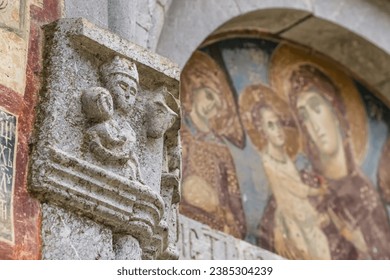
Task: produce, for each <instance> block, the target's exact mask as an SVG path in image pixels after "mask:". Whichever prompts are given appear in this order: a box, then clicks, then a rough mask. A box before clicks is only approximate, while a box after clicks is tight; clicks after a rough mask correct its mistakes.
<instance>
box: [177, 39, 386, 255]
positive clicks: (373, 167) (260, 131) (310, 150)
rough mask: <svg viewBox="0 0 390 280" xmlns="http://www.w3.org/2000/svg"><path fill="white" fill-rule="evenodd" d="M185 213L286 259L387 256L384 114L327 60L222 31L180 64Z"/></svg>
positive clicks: (372, 98) (381, 106)
mask: <svg viewBox="0 0 390 280" xmlns="http://www.w3.org/2000/svg"><path fill="white" fill-rule="evenodd" d="M181 87H182V88H181V98H182V104H183V116H184V117H183V124H182V129H181V137H182V143H183V181H182V194H183V199H182V204H181V207H180V211H181V213H182V214H184V215H186V216H188V217H190V218H194V219H196V220H198V221H200V222H203V223H205V224H208V225H209V226H211V227H212V228H215V229H217V230H221V231H224V232H226V233H228V234H231V235H233V236H235V237H237V238H241V239H243V240H246V241H248V242H250V243H253V244H255V245H258V246H260V247H263V248H265V249H268V250H271V251H273V252H275V253H277V254H280V255H281V256H283V257H286V258H289V259H390V223H389V213H390V211H389V209H390V176H389V175H388V172H386V171H387V169H388V168H387V166H388V163H389V160H390V137H389V135H388V130H389V125H390V111H389V110H388V108H387V107H386V105H385V104H383V103H382V102H381V101H380V100H379V99H378V98H377V96H376V95H375V93H373V92H371V91H370V90H369V89H367V87H365V86H363V85H362V84H361V83H360V82H359V81H358V80H356V79H355V78H354V77H351V76H350V75H348V74H347V73H346V71H344V70H343V69H341V67H339V66H338V65H336V64H335V63H333V62H331V61H329V60H327V59H326V58H325V57H323V56H320V55H315V54H313V53H312V52H307V51H306V50H304V49H301V48H299V47H296V46H292V45H287V44H285V43H277V42H273V41H268V40H265V39H253V38H247V39H245V38H240V39H227V40H225V41H220V42H217V43H213V44H212V45H209V46H206V47H203V48H202V49H200V50H199V51H197V52H195V53H194V55H193V56H192V58H191V59H190V61H189V62H188V63H187V65H186V67H185V68H184V70H183V72H182V79H181Z"/></svg>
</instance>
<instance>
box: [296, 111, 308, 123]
mask: <svg viewBox="0 0 390 280" xmlns="http://www.w3.org/2000/svg"><path fill="white" fill-rule="evenodd" d="M298 114H299V118H300V119H301V120H302V121H307V119H308V116H307V112H306V110H305V109H300V110H299V112H298Z"/></svg>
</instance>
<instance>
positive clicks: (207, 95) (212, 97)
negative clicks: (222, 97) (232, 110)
mask: <svg viewBox="0 0 390 280" xmlns="http://www.w3.org/2000/svg"><path fill="white" fill-rule="evenodd" d="M206 98H207V100H210V101H213V100H214V95H213V94H212V93H211V92H210V91H206Z"/></svg>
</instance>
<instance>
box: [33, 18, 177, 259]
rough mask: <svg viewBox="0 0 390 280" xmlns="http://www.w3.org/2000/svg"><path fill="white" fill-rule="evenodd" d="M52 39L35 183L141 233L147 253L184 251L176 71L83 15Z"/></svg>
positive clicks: (122, 229) (82, 210) (42, 193)
mask: <svg viewBox="0 0 390 280" xmlns="http://www.w3.org/2000/svg"><path fill="white" fill-rule="evenodd" d="M46 37H47V40H46V57H47V58H46V61H45V63H46V65H47V72H46V76H45V79H46V86H45V88H44V89H43V91H42V95H41V101H40V107H39V111H38V112H39V113H38V115H37V124H36V133H35V137H34V139H35V141H36V143H34V144H35V145H34V150H33V153H32V163H31V171H32V172H30V174H31V178H30V190H31V191H32V192H33V193H34V194H36V196H37V197H38V198H39V199H41V200H42V201H43V202H45V203H49V204H52V205H55V206H56V207H57V206H59V207H62V208H64V209H65V210H68V211H71V212H73V213H77V214H80V215H81V216H82V217H87V218H90V219H92V220H93V221H94V222H97V223H98V224H101V225H103V226H104V227H108V228H109V229H111V230H112V233H113V235H115V236H118V235H119V236H131V237H133V238H135V239H136V240H137V242H138V243H137V246H139V249H141V251H142V258H146V259H156V258H178V253H177V250H176V248H175V242H176V237H177V233H176V230H177V226H176V225H177V210H176V204H177V203H178V202H179V198H180V194H179V175H180V152H179V151H180V147H179V142H178V130H179V124H180V120H179V115H180V112H179V105H178V73H179V71H178V69H177V68H176V67H175V65H172V64H171V63H170V62H169V61H168V60H166V59H164V58H162V57H159V56H158V55H156V54H152V53H149V52H148V51H147V50H145V49H142V48H141V47H139V46H137V45H134V44H132V43H130V42H128V41H125V40H123V39H121V38H120V37H118V36H116V35H114V34H112V33H109V32H108V31H105V30H102V29H99V28H97V27H94V26H93V25H91V24H90V23H88V22H86V21H84V20H81V19H79V20H69V19H67V20H61V21H59V22H56V23H54V24H52V25H50V26H47V27H46ZM125 239H126V238H124V239H123V238H122V239H121V240H125ZM126 240H127V239H126ZM43 242H44V243H45V240H43ZM50 242H52V241H50ZM118 244H119V243H118ZM118 244H116V245H115V244H114V247H115V246H116V247H118V246H120V245H118ZM113 250H114V249H113ZM122 251H123V250H122Z"/></svg>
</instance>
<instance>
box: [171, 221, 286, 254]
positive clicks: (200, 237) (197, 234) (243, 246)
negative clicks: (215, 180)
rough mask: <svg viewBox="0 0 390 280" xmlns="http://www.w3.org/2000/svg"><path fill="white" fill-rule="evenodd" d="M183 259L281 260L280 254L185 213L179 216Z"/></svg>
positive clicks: (180, 244)
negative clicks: (228, 233) (221, 230)
mask: <svg viewBox="0 0 390 280" xmlns="http://www.w3.org/2000/svg"><path fill="white" fill-rule="evenodd" d="M178 246H179V251H180V259H181V260H234V259H239V260H280V259H282V258H281V257H280V256H278V255H275V254H273V253H271V252H269V251H267V250H264V249H261V248H259V247H256V246H253V245H251V244H249V243H247V242H245V241H242V240H239V239H236V238H234V237H232V236H231V235H227V234H225V233H222V232H220V231H216V230H213V229H211V228H210V227H209V226H206V225H204V224H201V223H199V222H196V221H194V220H192V219H189V218H187V217H185V216H183V215H180V218H179V241H178Z"/></svg>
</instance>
